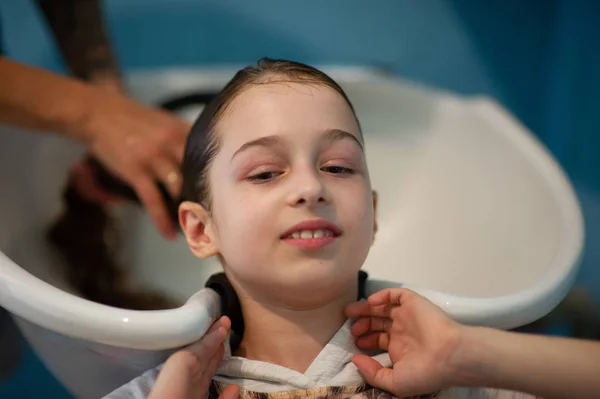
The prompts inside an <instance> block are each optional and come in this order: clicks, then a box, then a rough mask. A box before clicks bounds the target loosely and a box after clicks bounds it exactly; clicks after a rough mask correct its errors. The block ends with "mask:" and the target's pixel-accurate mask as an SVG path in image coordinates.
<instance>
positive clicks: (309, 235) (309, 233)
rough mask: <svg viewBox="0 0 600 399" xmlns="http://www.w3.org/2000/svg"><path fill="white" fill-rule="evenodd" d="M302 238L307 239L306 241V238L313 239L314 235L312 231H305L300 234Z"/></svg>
mask: <svg viewBox="0 0 600 399" xmlns="http://www.w3.org/2000/svg"><path fill="white" fill-rule="evenodd" d="M300 238H305V239H306V238H313V233H312V231H310V230H303V231H302V232H301V233H300Z"/></svg>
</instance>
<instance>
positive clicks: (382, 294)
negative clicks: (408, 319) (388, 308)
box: [367, 288, 416, 306]
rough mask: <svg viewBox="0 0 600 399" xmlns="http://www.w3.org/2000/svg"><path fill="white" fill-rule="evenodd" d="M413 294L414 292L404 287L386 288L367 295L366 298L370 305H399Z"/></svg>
mask: <svg viewBox="0 0 600 399" xmlns="http://www.w3.org/2000/svg"><path fill="white" fill-rule="evenodd" d="M415 295H416V293H415V292H413V291H411V290H408V289H405V288H386V289H384V290H381V291H379V292H376V293H374V294H373V295H371V296H369V298H367V300H368V301H369V303H370V304H371V306H382V305H392V306H401V305H402V304H403V303H404V302H406V301H407V300H408V299H410V298H411V297H414V296H415Z"/></svg>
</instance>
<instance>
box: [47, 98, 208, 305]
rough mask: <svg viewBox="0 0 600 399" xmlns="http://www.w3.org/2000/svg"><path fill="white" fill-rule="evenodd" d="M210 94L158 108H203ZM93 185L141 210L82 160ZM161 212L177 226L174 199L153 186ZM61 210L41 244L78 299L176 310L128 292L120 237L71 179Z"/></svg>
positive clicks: (123, 188) (131, 195) (151, 294)
mask: <svg viewBox="0 0 600 399" xmlns="http://www.w3.org/2000/svg"><path fill="white" fill-rule="evenodd" d="M214 96H215V94H212V93H206V94H205V93H198V94H189V95H185V96H180V97H177V98H172V99H169V100H167V101H165V102H163V103H162V104H161V107H162V108H164V109H166V110H170V111H178V110H181V109H183V108H185V107H190V106H199V105H204V104H206V103H207V102H209V101H210V100H212V98H214ZM87 162H88V165H89V166H90V167H91V169H92V172H93V174H94V176H95V178H96V181H97V183H98V184H99V185H100V186H101V187H102V188H103V189H104V190H105V191H107V192H109V193H111V194H114V195H116V196H119V197H121V198H123V199H124V200H128V201H131V202H132V203H136V204H138V205H140V206H141V201H140V200H139V198H138V197H137V195H136V193H135V191H134V190H133V189H132V188H131V187H130V186H129V185H128V184H127V183H125V182H123V181H122V180H120V179H119V178H117V177H116V176H114V175H113V174H111V173H110V172H109V171H107V170H106V169H105V168H104V167H103V166H102V165H101V164H100V163H99V162H98V161H97V160H95V159H94V158H88V159H87ZM157 185H158V187H159V189H160V192H161V194H162V197H163V200H164V201H165V203H166V205H167V209H168V211H169V213H170V215H171V217H172V218H173V220H174V221H175V223H176V224H178V222H177V208H178V206H179V202H180V201H179V199H173V198H171V196H170V195H169V194H168V192H167V190H166V189H165V187H164V186H163V185H162V184H160V183H158V182H157ZM63 203H64V210H63V212H62V214H61V215H60V216H59V217H58V219H57V220H56V221H55V222H54V223H53V224H52V225H51V226H50V228H49V230H48V232H47V239H48V242H49V243H50V245H51V246H52V247H53V248H54V249H55V250H57V251H58V253H59V254H60V256H61V259H62V261H63V263H64V267H65V275H66V279H67V283H68V284H69V285H70V287H71V288H73V289H74V290H75V292H76V293H77V294H78V295H80V296H81V297H82V298H85V299H88V300H91V301H94V302H97V303H100V304H103V305H108V306H113V307H118V308H122V309H133V310H160V309H172V308H175V307H177V306H179V305H180V303H178V302H177V301H175V300H173V299H171V298H169V297H168V296H166V295H163V294H162V293H159V292H155V291H152V290H147V289H139V288H133V284H132V281H131V278H130V274H129V273H128V272H127V267H126V265H121V264H119V262H118V261H117V254H118V250H119V244H120V243H121V238H120V236H119V232H118V228H117V226H116V221H115V220H113V219H112V218H111V216H110V215H109V214H108V212H107V210H106V209H105V208H104V206H103V205H101V204H98V203H96V202H92V201H90V200H87V199H86V198H84V197H83V196H82V195H80V194H79V193H78V191H77V190H76V188H75V185H74V183H73V181H72V180H71V179H69V181H68V182H67V186H66V188H65V190H64V192H63Z"/></svg>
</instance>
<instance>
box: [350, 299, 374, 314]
mask: <svg viewBox="0 0 600 399" xmlns="http://www.w3.org/2000/svg"><path fill="white" fill-rule="evenodd" d="M370 309H371V304H370V303H369V301H365V300H362V301H358V302H352V303H350V304H348V305H347V306H346V308H345V309H344V312H345V313H346V316H348V317H350V318H357V317H361V316H367V315H369V311H370Z"/></svg>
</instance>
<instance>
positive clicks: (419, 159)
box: [0, 68, 584, 398]
mask: <svg viewBox="0 0 600 399" xmlns="http://www.w3.org/2000/svg"><path fill="white" fill-rule="evenodd" d="M324 69H325V70H326V71H327V72H329V73H330V74H331V75H332V76H333V77H334V78H335V79H336V80H338V82H339V83H340V84H341V85H342V86H343V87H344V88H345V90H347V93H348V95H349V97H350V99H351V101H352V102H353V103H354V105H355V107H356V110H357V112H358V115H359V118H360V120H361V123H362V126H363V130H364V134H365V138H366V151H367V162H368V164H369V167H370V173H371V177H372V181H373V186H374V188H375V189H376V190H377V191H378V192H379V198H380V207H379V216H378V221H379V232H378V234H377V237H376V240H375V244H374V246H373V248H372V251H371V253H370V255H369V258H368V260H367V262H366V264H365V266H364V269H365V270H366V271H367V272H369V274H370V277H371V279H372V280H371V281H370V282H369V285H368V290H369V291H371V292H372V291H376V290H378V289H379V288H381V287H384V286H393V285H402V286H408V287H410V288H413V289H415V290H417V291H419V292H421V293H422V294H424V295H426V296H427V297H429V298H430V299H432V300H433V301H434V302H435V303H437V304H439V305H440V306H442V307H443V308H444V309H445V310H446V311H447V312H448V313H449V314H450V315H452V316H453V317H455V318H456V319H458V320H460V321H463V322H466V323H471V324H480V325H487V326H493V327H498V328H513V327H518V326H521V325H524V324H527V323H529V322H532V321H534V320H536V319H538V318H540V317H542V316H544V315H545V314H547V313H548V312H549V311H550V310H551V309H552V308H554V307H555V306H556V305H557V304H558V303H559V302H560V301H561V300H562V299H563V298H564V296H565V295H566V293H567V292H568V291H569V289H570V288H571V286H572V284H573V281H574V278H575V276H576V273H577V270H578V263H579V259H580V257H581V254H582V250H583V238H584V237H583V236H584V228H583V221H582V215H581V210H580V207H579V204H578V201H577V199H576V197H575V195H574V192H573V189H572V187H571V185H570V183H569V181H568V180H567V178H566V177H565V175H564V173H563V171H562V170H561V168H560V167H559V166H558V165H557V163H556V162H555V161H554V160H553V159H552V158H551V156H550V155H549V154H548V152H547V151H546V150H545V148H543V147H542V146H541V145H540V144H539V143H538V141H536V140H535V139H534V138H533V137H532V135H531V134H530V132H528V131H527V130H526V129H525V128H524V127H523V126H522V125H521V124H520V123H518V122H517V121H516V120H515V119H514V118H513V117H512V116H511V115H510V114H509V113H507V112H506V111H505V110H504V109H503V108H502V107H500V106H499V105H498V104H497V103H495V102H494V101H493V100H491V99H489V98H483V97H476V98H464V97H460V96H456V95H452V94H449V93H444V92H438V91H433V90H430V89H428V88H423V87H419V86H415V85H413V84H409V83H407V82H404V81H401V80H398V79H397V78H393V77H390V76H386V75H383V74H379V73H376V72H374V71H372V70H370V69H362V68H324ZM234 71H235V68H223V69H211V70H204V69H198V70H166V71H165V70H162V71H156V72H154V71H145V72H138V73H135V74H132V75H131V76H130V77H129V86H130V89H131V93H132V95H133V96H135V97H137V98H138V99H140V100H141V101H144V102H147V103H151V104H154V103H156V102H158V101H162V100H165V99H167V98H169V97H173V96H177V95H181V94H187V93H189V92H193V91H206V90H211V89H218V88H220V87H222V86H223V85H224V84H225V83H226V81H227V80H229V79H230V78H231V76H232V75H233V73H234ZM198 111H199V109H196V110H190V111H189V117H190V118H194V117H195V116H196V114H197V113H198ZM81 153H82V149H81V148H80V147H79V146H77V145H75V144H73V143H71V142H69V141H68V140H64V139H61V138H58V137H56V136H50V135H42V134H37V133H33V132H23V131H17V130H16V129H14V128H9V127H6V126H0V184H1V189H0V250H1V251H2V253H0V305H1V306H3V307H5V308H6V309H8V310H9V311H10V312H12V314H13V315H14V316H15V319H16V320H17V322H18V324H19V327H20V328H21V330H22V331H23V333H24V334H25V336H26V338H27V339H28V341H29V342H30V343H31V345H32V346H33V347H34V348H35V349H36V351H37V352H38V354H39V355H40V357H41V358H42V360H43V361H44V362H45V364H46V365H47V366H48V367H49V369H50V370H51V371H52V372H53V373H54V375H55V376H56V377H57V378H58V379H59V380H61V381H62V382H63V383H64V384H65V385H66V387H67V388H68V389H69V390H70V391H71V392H72V393H73V394H74V395H75V396H76V397H79V398H98V397H101V396H102V395H104V394H106V393H107V392H109V391H111V390H113V389H115V388H116V387H118V386H120V385H121V384H123V383H125V382H127V381H128V380H130V379H131V378H133V377H135V376H137V375H139V374H140V373H142V372H143V371H145V370H146V369H148V368H151V367H153V366H155V365H157V364H159V363H160V362H162V361H163V360H164V359H165V358H166V356H168V354H169V353H172V352H173V351H174V350H176V349H177V348H178V347H180V346H182V345H185V344H188V343H190V342H192V341H194V340H196V339H197V338H199V337H200V336H202V334H203V333H204V332H205V331H206V330H207V328H208V327H209V325H210V323H211V322H212V321H213V320H214V319H215V318H216V317H217V315H218V306H217V305H216V299H217V298H216V296H215V294H214V293H213V292H212V291H209V290H205V289H204V290H203V289H201V288H202V287H203V285H204V282H205V281H206V279H207V278H208V276H210V275H211V274H212V273H214V272H216V271H218V270H219V265H217V264H215V262H214V261H207V262H201V261H199V260H198V259H196V258H195V257H193V256H192V254H191V253H190V252H189V250H188V248H187V245H186V244H185V241H184V240H183V239H179V240H178V241H177V242H175V243H167V242H165V241H163V240H162V239H161V238H160V237H159V235H158V233H157V232H156V230H154V227H153V226H152V224H151V222H150V220H149V219H148V217H147V216H146V215H145V214H144V213H143V212H142V211H141V210H139V209H137V208H135V207H133V206H129V207H124V208H123V209H120V210H119V211H120V212H119V213H120V215H121V216H122V217H123V218H126V219H127V220H128V221H129V222H128V223H129V224H128V225H127V228H126V229H125V233H126V237H127V242H126V245H125V252H124V254H123V257H124V259H126V260H127V261H128V262H129V264H131V265H132V267H133V269H134V275H135V276H136V279H137V280H138V281H139V282H141V283H144V284H146V285H149V286H151V287H156V288H159V289H161V290H165V291H167V292H168V293H169V294H171V295H173V296H175V297H177V298H179V299H180V300H181V301H182V302H185V305H183V306H182V307H181V308H178V309H173V310H166V311H152V312H141V311H128V310H122V309H116V308H111V307H107V306H103V305H99V304H96V303H92V302H90V301H86V300H83V299H81V298H79V297H77V296H76V295H75V294H74V293H72V292H71V290H70V287H68V286H67V285H66V284H65V283H64V281H63V279H62V277H61V274H60V273H59V272H57V271H56V270H57V269H56V268H57V266H56V256H55V255H54V254H53V253H52V251H50V250H49V248H48V247H47V245H46V244H45V242H44V237H43V232H44V229H45V228H46V227H47V226H48V224H49V223H50V221H51V220H52V219H53V218H54V217H55V216H56V215H57V214H58V212H59V210H60V207H61V201H60V195H61V191H62V188H63V186H64V184H65V180H66V176H67V170H68V168H69V166H70V165H71V164H72V163H73V162H74V161H75V160H77V159H78V157H79V156H80V154H81Z"/></svg>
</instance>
